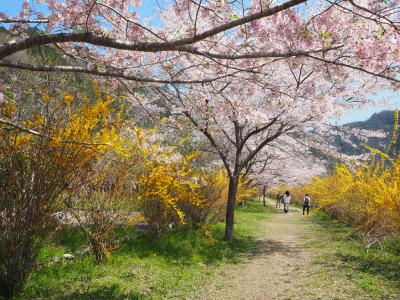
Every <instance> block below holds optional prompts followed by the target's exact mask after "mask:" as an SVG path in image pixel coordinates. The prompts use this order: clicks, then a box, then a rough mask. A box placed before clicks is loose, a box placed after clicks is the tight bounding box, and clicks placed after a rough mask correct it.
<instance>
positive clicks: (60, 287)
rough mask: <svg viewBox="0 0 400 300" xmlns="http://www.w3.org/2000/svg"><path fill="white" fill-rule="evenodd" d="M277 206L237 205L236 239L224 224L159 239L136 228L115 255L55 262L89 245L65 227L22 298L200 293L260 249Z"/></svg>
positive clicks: (125, 232)
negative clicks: (263, 228) (261, 232)
mask: <svg viewBox="0 0 400 300" xmlns="http://www.w3.org/2000/svg"><path fill="white" fill-rule="evenodd" d="M270 213H271V210H269V209H268V208H263V207H262V205H261V204H259V203H255V202H252V203H249V204H248V206H246V207H240V208H238V209H237V210H236V224H235V237H236V238H235V241H234V242H231V243H228V242H225V241H222V237H223V233H224V224H222V223H218V224H215V225H213V226H212V227H211V232H212V236H213V238H212V239H210V238H209V237H207V236H206V235H205V234H204V231H203V230H201V229H198V230H187V231H185V232H177V233H171V234H168V235H165V236H163V237H161V238H160V239H154V238H151V237H148V236H144V235H139V234H137V233H135V232H133V231H132V230H127V229H124V230H122V229H121V230H119V232H118V237H122V236H130V238H131V239H130V240H129V242H127V243H124V244H123V245H122V246H121V247H120V248H119V249H118V250H117V251H116V252H115V253H113V255H112V256H111V257H110V258H109V260H108V261H107V262H106V263H105V264H103V265H96V264H95V263H94V260H93V258H92V257H90V256H89V257H84V258H83V259H76V260H72V261H60V262H55V261H54V257H55V256H62V255H63V254H64V253H74V252H75V250H77V249H81V248H83V247H85V245H84V242H85V241H84V237H83V235H82V233H81V232H80V231H79V230H78V229H69V230H64V231H62V232H59V233H58V234H57V235H56V236H55V237H54V238H53V239H52V241H51V242H50V243H49V244H48V245H47V246H46V247H45V248H44V249H43V251H42V253H41V255H40V258H39V266H40V267H39V269H38V270H37V271H36V272H35V273H34V274H32V276H31V278H30V280H29V282H28V284H27V286H26V288H25V289H24V291H23V292H22V293H21V294H20V295H19V297H18V299H35V298H41V299H149V298H151V299H160V298H185V296H186V295H192V296H193V295H194V296H196V295H198V293H199V290H200V287H201V286H203V285H205V284H206V282H207V280H209V278H210V276H211V275H212V274H213V273H214V271H215V269H216V268H218V267H221V266H223V265H224V264H227V263H235V262H239V261H240V260H241V259H242V257H243V256H244V255H246V254H247V253H249V252H252V251H255V250H257V247H258V244H257V242H256V240H255V233H257V231H258V228H259V226H260V224H261V222H262V221H263V220H264V219H265V218H268V217H269V215H270Z"/></svg>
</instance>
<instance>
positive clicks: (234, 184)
mask: <svg viewBox="0 0 400 300" xmlns="http://www.w3.org/2000/svg"><path fill="white" fill-rule="evenodd" d="M238 183H239V176H235V175H234V176H232V177H230V178H229V191H228V205H227V207H226V219H225V236H224V240H225V241H232V240H233V224H234V216H235V205H236V194H237V189H238Z"/></svg>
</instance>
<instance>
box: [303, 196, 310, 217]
mask: <svg viewBox="0 0 400 300" xmlns="http://www.w3.org/2000/svg"><path fill="white" fill-rule="evenodd" d="M310 205H311V197H310V195H309V194H306V195H305V196H304V202H303V216H304V212H305V210H306V209H307V215H308V213H309V212H310Z"/></svg>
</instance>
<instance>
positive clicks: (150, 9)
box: [0, 0, 400, 123]
mask: <svg viewBox="0 0 400 300" xmlns="http://www.w3.org/2000/svg"><path fill="white" fill-rule="evenodd" d="M157 1H158V3H160V4H161V5H162V4H163V3H168V2H170V1H171V0H142V3H143V5H142V6H141V7H140V9H139V10H138V13H139V14H140V15H141V16H142V17H150V16H152V15H154V9H155V7H157ZM22 2H23V0H0V12H3V13H6V14H7V15H15V14H17V13H18V11H19V10H20V8H21V5H22ZM145 3H146V5H144V4H145ZM36 9H38V10H39V9H40V10H45V8H44V6H39V5H37V4H36ZM152 22H153V23H157V19H156V18H155V19H154V20H153V21H152ZM388 95H390V96H391V97H392V98H393V100H394V102H395V103H394V107H400V93H399V92H397V93H394V92H387V91H385V92H382V93H380V94H378V95H376V96H375V97H374V98H377V99H378V98H384V97H387V96H388ZM394 107H391V108H394ZM383 109H388V107H382V106H372V107H368V108H366V109H355V110H353V111H352V112H349V113H347V114H345V115H343V116H342V118H341V119H340V120H338V122H339V123H347V122H353V121H361V120H366V119H367V118H369V117H370V116H371V115H372V114H374V113H376V112H379V111H381V110H383Z"/></svg>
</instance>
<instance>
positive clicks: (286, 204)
mask: <svg viewBox="0 0 400 300" xmlns="http://www.w3.org/2000/svg"><path fill="white" fill-rule="evenodd" d="M289 204H290V193H289V191H286V192H285V194H284V195H283V211H284V212H285V213H286V214H287V213H288V211H289Z"/></svg>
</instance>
